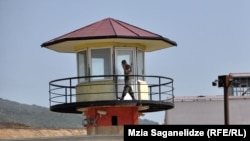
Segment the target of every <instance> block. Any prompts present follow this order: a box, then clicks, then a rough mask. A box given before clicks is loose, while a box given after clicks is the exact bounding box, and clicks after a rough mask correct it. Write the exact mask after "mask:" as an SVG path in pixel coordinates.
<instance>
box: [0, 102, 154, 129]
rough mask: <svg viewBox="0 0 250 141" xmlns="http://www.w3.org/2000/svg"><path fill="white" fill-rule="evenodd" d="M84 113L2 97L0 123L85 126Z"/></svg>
mask: <svg viewBox="0 0 250 141" xmlns="http://www.w3.org/2000/svg"><path fill="white" fill-rule="evenodd" d="M83 118H84V117H83V116H82V114H66V113H57V112H51V111H50V110H49V108H46V107H41V106H37V105H27V104H21V103H18V102H14V101H9V100H4V99H2V98H0V123H21V124H25V125H27V126H31V127H43V128H83V126H82V120H83ZM139 123H140V124H158V123H157V122H154V121H150V120H147V119H139Z"/></svg>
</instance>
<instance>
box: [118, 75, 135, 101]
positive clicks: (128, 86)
mask: <svg viewBox="0 0 250 141" xmlns="http://www.w3.org/2000/svg"><path fill="white" fill-rule="evenodd" d="M127 93H129V94H130V96H131V97H132V99H133V100H135V97H134V92H133V90H132V87H131V82H130V81H129V80H125V86H124V88H123V92H122V97H121V100H123V99H124V97H125V96H126V94H127Z"/></svg>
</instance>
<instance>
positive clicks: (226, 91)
mask: <svg viewBox="0 0 250 141" xmlns="http://www.w3.org/2000/svg"><path fill="white" fill-rule="evenodd" d="M224 118H225V119H224V120H225V125H229V107H228V86H227V85H225V86H224Z"/></svg>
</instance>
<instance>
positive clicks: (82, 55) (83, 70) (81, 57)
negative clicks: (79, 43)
mask: <svg viewBox="0 0 250 141" xmlns="http://www.w3.org/2000/svg"><path fill="white" fill-rule="evenodd" d="M77 69H78V76H79V77H82V76H86V75H87V55H86V51H81V52H79V53H77ZM84 81H86V79H85V78H81V79H79V83H80V82H84Z"/></svg>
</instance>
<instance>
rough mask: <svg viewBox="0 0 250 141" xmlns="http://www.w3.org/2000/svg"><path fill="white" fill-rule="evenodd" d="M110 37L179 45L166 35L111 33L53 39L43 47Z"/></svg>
mask: <svg viewBox="0 0 250 141" xmlns="http://www.w3.org/2000/svg"><path fill="white" fill-rule="evenodd" d="M109 38H117V39H118V38H120V39H141V40H161V41H164V42H167V43H169V44H171V45H172V46H177V43H176V42H175V41H172V40H170V39H168V38H164V37H161V38H159V37H143V36H140V37H137V36H117V35H111V36H95V37H91V36H90V37H74V38H62V39H59V40H54V41H53V40H51V41H48V42H44V43H43V44H42V45H41V47H47V46H51V45H55V44H58V43H62V42H66V41H77V40H95V39H109Z"/></svg>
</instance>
